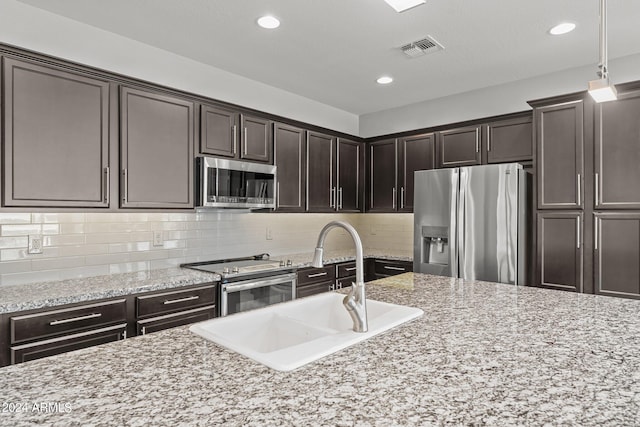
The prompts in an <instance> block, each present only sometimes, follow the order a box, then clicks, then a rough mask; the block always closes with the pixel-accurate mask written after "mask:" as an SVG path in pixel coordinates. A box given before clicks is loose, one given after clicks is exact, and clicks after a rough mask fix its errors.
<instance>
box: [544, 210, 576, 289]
mask: <svg viewBox="0 0 640 427" xmlns="http://www.w3.org/2000/svg"><path fill="white" fill-rule="evenodd" d="M583 219H584V218H583V214H582V213H581V212H552V211H542V212H539V213H538V223H537V229H538V255H537V260H538V261H537V262H538V266H537V271H538V275H539V276H540V277H539V278H538V283H539V284H540V285H541V286H543V287H548V288H555V289H562V290H569V291H575V292H582V291H583V273H582V272H583V251H584V242H585V239H584V221H583Z"/></svg>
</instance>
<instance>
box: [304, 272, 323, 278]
mask: <svg viewBox="0 0 640 427" xmlns="http://www.w3.org/2000/svg"><path fill="white" fill-rule="evenodd" d="M326 275H327V272H326V271H323V272H322V273H315V274H307V278H309V279H313V278H314V277H321V276H326Z"/></svg>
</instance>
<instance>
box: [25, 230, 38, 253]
mask: <svg viewBox="0 0 640 427" xmlns="http://www.w3.org/2000/svg"><path fill="white" fill-rule="evenodd" d="M27 252H28V253H30V254H41V253H42V234H30V235H29V246H28V248H27Z"/></svg>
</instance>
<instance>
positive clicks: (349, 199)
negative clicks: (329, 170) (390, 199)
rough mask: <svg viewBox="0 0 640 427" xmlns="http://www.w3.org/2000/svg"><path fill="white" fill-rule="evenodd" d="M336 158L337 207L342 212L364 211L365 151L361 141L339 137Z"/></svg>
mask: <svg viewBox="0 0 640 427" xmlns="http://www.w3.org/2000/svg"><path fill="white" fill-rule="evenodd" d="M336 152H337V154H338V155H337V159H336V171H337V178H336V185H337V192H338V193H337V202H336V205H337V206H336V209H337V210H339V211H342V212H361V211H362V189H363V184H364V183H363V180H364V171H363V166H364V165H363V163H364V156H363V155H364V151H363V149H362V144H360V143H359V142H354V141H348V140H345V139H338V148H337V150H336Z"/></svg>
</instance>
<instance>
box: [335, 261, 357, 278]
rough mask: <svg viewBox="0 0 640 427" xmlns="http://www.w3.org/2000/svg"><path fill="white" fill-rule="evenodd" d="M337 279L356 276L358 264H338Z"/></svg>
mask: <svg viewBox="0 0 640 427" xmlns="http://www.w3.org/2000/svg"><path fill="white" fill-rule="evenodd" d="M336 270H337V275H336V276H337V277H338V279H340V278H343V277H348V276H354V277H355V274H356V263H355V261H354V262H343V263H342V264H338V265H337V266H336Z"/></svg>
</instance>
